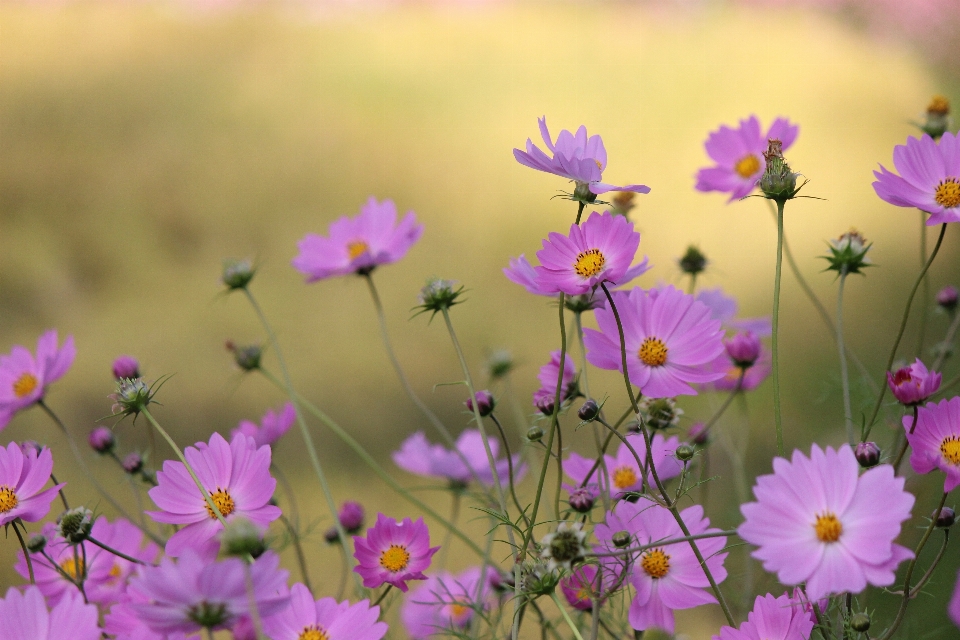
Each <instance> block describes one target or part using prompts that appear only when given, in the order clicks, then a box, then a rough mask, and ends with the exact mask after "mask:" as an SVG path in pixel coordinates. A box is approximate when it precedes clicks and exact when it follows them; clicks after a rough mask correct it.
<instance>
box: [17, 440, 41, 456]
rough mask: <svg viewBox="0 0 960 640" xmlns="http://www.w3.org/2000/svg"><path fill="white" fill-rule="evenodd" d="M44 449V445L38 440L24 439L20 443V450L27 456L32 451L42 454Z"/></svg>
mask: <svg viewBox="0 0 960 640" xmlns="http://www.w3.org/2000/svg"><path fill="white" fill-rule="evenodd" d="M43 449H44V446H43V445H42V444H40V443H39V442H37V441H36V440H24V441H23V442H21V443H20V450H21V451H23V455H25V456H29V455H30V454H31V453H35V454H37V455H40V454H41V453H43Z"/></svg>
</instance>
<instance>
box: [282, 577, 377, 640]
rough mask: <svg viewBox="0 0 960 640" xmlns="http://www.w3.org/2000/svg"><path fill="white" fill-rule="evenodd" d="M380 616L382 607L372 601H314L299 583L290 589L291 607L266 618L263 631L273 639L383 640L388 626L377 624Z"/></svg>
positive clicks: (324, 599) (328, 599)
mask: <svg viewBox="0 0 960 640" xmlns="http://www.w3.org/2000/svg"><path fill="white" fill-rule="evenodd" d="M379 617H380V607H371V606H370V601H369V600H361V601H360V602H358V603H356V604H350V602H349V601H347V600H344V601H343V602H340V603H338V602H337V601H336V600H334V599H333V598H321V599H319V600H316V601H315V600H314V599H313V595H311V593H310V590H309V589H307V588H306V587H305V586H304V585H302V584H299V583H298V584H295V585H293V587H292V588H291V589H290V606H289V607H288V608H286V609H284V610H283V611H281V612H280V613H278V614H276V615H273V616H270V617H269V618H264V620H263V631H264V633H265V634H266V635H267V636H268V637H269V638H271V640H321V639H322V640H380V638H382V637H383V636H384V635H386V633H387V624H386V623H385V622H378V618H379Z"/></svg>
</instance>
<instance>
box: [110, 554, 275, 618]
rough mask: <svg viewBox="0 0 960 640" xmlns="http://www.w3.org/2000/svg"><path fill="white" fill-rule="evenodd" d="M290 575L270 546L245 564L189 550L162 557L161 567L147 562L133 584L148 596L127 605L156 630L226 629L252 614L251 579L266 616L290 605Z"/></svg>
mask: <svg viewBox="0 0 960 640" xmlns="http://www.w3.org/2000/svg"><path fill="white" fill-rule="evenodd" d="M288 575H289V572H287V571H286V570H285V569H281V568H280V558H279V557H278V556H277V554H275V553H273V552H272V551H267V552H266V553H264V554H263V555H262V556H260V557H259V558H257V559H256V560H255V561H254V562H253V564H251V565H249V566H247V565H246V564H245V563H244V561H243V560H240V559H239V558H228V559H226V560H223V561H220V562H208V561H205V560H204V559H202V558H201V557H200V556H199V555H197V553H196V552H194V551H193V550H192V549H185V550H184V552H183V554H182V555H181V556H180V559H179V562H176V563H174V562H173V561H172V560H170V559H169V558H164V559H163V560H161V562H160V566H158V567H147V568H145V569H144V570H143V572H142V573H141V574H140V575H139V576H137V577H136V578H133V579H132V580H131V581H130V588H131V590H134V591H135V592H137V593H139V594H140V595H142V596H143V600H144V601H142V602H132V603H130V604H129V605H128V606H129V607H130V608H131V609H132V610H133V611H134V612H135V614H136V615H137V617H138V618H140V620H141V621H142V622H143V623H144V624H145V625H146V626H148V627H149V628H150V629H151V630H153V631H154V632H158V633H168V634H169V633H178V632H179V633H194V632H197V631H200V630H201V629H203V628H207V629H211V630H217V629H226V628H228V627H230V626H231V625H232V624H233V623H235V622H237V620H239V618H240V617H241V616H243V615H248V614H249V613H250V599H251V594H250V592H249V591H248V588H247V583H248V581H249V583H250V584H251V586H252V592H253V593H252V599H253V601H254V604H255V605H256V607H257V612H258V613H259V614H260V616H261V617H262V618H267V617H269V616H272V615H274V614H276V613H279V612H280V611H282V610H283V609H284V608H286V607H287V606H288V605H289V604H290V595H289V591H288V590H287V576H288Z"/></svg>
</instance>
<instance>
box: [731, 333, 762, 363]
mask: <svg viewBox="0 0 960 640" xmlns="http://www.w3.org/2000/svg"><path fill="white" fill-rule="evenodd" d="M723 346H724V347H726V349H727V355H728V356H730V359H731V360H733V363H734V364H735V365H737V366H738V367H740V368H741V369H748V368H750V367H752V366H753V364H754V363H755V362H756V361H757V359H758V358H759V357H760V352H761V350H762V349H763V346H762V345H761V344H760V338H758V337H757V336H756V334H755V333H753V332H752V331H745V332H742V333H738V334H736V335H735V336H733V337H732V338H729V339H727V340H724V342H723Z"/></svg>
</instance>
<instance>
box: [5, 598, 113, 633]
mask: <svg viewBox="0 0 960 640" xmlns="http://www.w3.org/2000/svg"><path fill="white" fill-rule="evenodd" d="M100 637H101V632H100V627H99V626H98V624H97V608H96V607H95V606H94V605H92V604H85V603H84V602H83V597H82V596H81V595H80V593H79V592H76V593H74V594H71V595H70V596H69V597H67V598H64V599H63V600H61V601H60V602H59V603H57V604H56V605H54V606H53V608H52V609H51V610H49V611H48V610H47V604H46V602H44V601H43V596H42V595H41V594H40V590H39V589H38V588H37V587H34V586H29V587H27V588H26V591H25V592H24V593H23V594H21V593H20V592H19V591H17V590H16V589H15V588H13V587H10V588H9V589H8V590H7V595H6V597H5V598H2V599H0V638H3V640H100Z"/></svg>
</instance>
